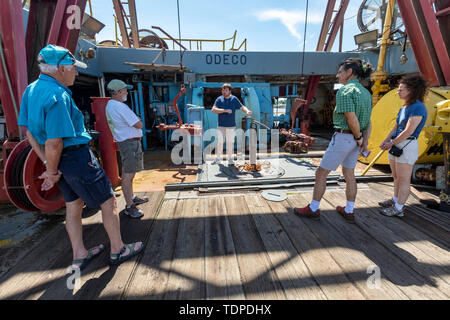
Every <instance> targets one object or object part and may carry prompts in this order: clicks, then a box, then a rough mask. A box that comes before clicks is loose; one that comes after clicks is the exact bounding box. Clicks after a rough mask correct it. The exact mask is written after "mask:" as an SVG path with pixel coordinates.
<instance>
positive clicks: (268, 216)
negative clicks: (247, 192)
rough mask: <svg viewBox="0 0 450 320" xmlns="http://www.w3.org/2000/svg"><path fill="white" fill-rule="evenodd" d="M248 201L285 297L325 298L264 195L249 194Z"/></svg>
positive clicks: (303, 298)
mask: <svg viewBox="0 0 450 320" xmlns="http://www.w3.org/2000/svg"><path fill="white" fill-rule="evenodd" d="M246 202H247V205H248V208H249V210H250V213H251V214H252V217H253V219H254V220H255V224H256V227H257V228H258V231H259V234H260V236H261V239H262V240H263V242H264V245H265V247H266V250H267V253H268V255H269V259H270V260H271V263H272V265H273V266H275V267H274V272H275V273H276V274H277V277H278V278H279V279H280V283H281V286H282V287H283V289H284V292H285V294H286V297H287V298H288V299H290V300H298V299H301V300H324V299H326V296H325V294H324V293H323V292H322V290H321V289H320V287H319V286H318V285H317V283H316V281H315V280H314V278H312V275H311V273H310V272H309V270H308V267H307V266H306V265H305V263H304V262H303V259H302V257H301V255H300V254H299V253H298V252H297V250H296V249H295V247H294V246H293V244H292V242H291V241H290V239H289V235H288V234H286V232H285V231H284V230H283V227H282V226H281V225H280V224H279V222H278V220H277V219H276V218H275V216H276V215H277V213H273V212H272V210H271V209H270V206H269V205H268V203H267V202H266V200H264V199H263V198H262V197H261V196H251V197H247V198H246Z"/></svg>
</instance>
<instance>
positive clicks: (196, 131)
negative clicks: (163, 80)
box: [156, 85, 202, 135]
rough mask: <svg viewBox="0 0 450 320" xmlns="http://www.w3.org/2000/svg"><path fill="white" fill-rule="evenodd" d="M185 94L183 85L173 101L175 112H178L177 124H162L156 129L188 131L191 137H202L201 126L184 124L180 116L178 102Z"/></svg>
mask: <svg viewBox="0 0 450 320" xmlns="http://www.w3.org/2000/svg"><path fill="white" fill-rule="evenodd" d="M185 92H186V88H185V87H184V85H182V86H181V90H180V93H179V94H178V95H177V96H176V97H175V99H174V100H173V107H174V108H175V111H176V112H177V116H178V122H177V124H164V123H161V124H160V125H159V126H157V127H156V128H158V129H159V130H161V131H166V130H186V131H187V132H189V134H190V135H201V134H202V128H201V127H200V126H196V125H193V124H188V123H186V124H183V120H182V119H181V116H180V110H179V109H178V105H177V101H178V99H179V98H180V97H181V96H182V95H184V94H185Z"/></svg>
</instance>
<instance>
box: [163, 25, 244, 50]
mask: <svg viewBox="0 0 450 320" xmlns="http://www.w3.org/2000/svg"><path fill="white" fill-rule="evenodd" d="M236 35H237V30H235V31H234V34H233V36H232V37H231V38H227V39H223V40H216V39H181V40H180V39H177V40H178V42H180V43H183V42H185V43H186V42H187V43H189V50H192V44H194V46H195V47H196V50H197V51H202V50H203V44H204V43H222V50H223V51H227V49H226V42H227V41H231V40H233V44H232V45H231V48H230V49H229V51H240V50H241V49H242V47H244V51H247V39H245V40H244V41H242V43H241V45H240V46H239V47H238V48H235V47H234V46H235V44H236ZM161 39H163V40H167V41H172V47H173V50H175V45H176V43H175V42H174V41H173V39H169V38H161Z"/></svg>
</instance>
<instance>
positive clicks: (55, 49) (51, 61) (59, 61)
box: [38, 44, 87, 69]
mask: <svg viewBox="0 0 450 320" xmlns="http://www.w3.org/2000/svg"><path fill="white" fill-rule="evenodd" d="M38 61H39V62H40V63H45V64H48V65H53V66H68V65H74V66H75V67H78V68H82V69H86V68H87V65H86V64H85V63H83V62H81V61H78V60H77V59H75V56H74V55H73V54H72V52H70V51H69V50H68V49H66V48H63V47H59V46H55V45H52V44H49V45H48V46H46V47H45V48H44V49H42V50H41V51H40V52H39V55H38Z"/></svg>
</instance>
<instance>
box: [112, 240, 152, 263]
mask: <svg viewBox="0 0 450 320" xmlns="http://www.w3.org/2000/svg"><path fill="white" fill-rule="evenodd" d="M137 243H139V242H136V243H131V244H126V245H124V246H123V248H122V250H120V252H119V253H117V254H111V256H110V258H109V264H111V265H118V264H121V263H122V262H124V261H126V260H128V259H130V258H132V257H134V256H136V255H138V254H139V253H141V252H142V250H144V244H143V243H142V242H141V243H142V246H141V247H140V248H139V249H137V250H135V249H134V248H135V247H136V244H137ZM127 248H128V249H130V253H129V254H127V255H126V256H124V255H123V254H124V253H125V251H127Z"/></svg>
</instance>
